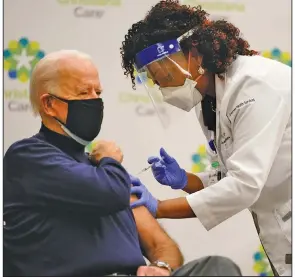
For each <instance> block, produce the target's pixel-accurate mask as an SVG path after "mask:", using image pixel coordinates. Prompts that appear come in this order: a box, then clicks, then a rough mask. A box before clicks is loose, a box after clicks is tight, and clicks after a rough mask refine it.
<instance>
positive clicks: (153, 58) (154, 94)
mask: <svg viewBox="0 0 295 278" xmlns="http://www.w3.org/2000/svg"><path fill="white" fill-rule="evenodd" d="M179 41H180V39H178V40H169V41H166V42H162V43H157V44H154V45H152V46H150V47H148V48H146V49H144V50H142V51H141V52H139V53H138V54H137V55H136V59H135V68H136V71H137V74H138V78H140V80H141V83H142V84H144V86H145V88H146V90H147V92H148V94H149V97H150V99H151V101H152V103H153V105H154V108H155V110H156V112H157V115H158V117H159V118H160V120H161V123H162V125H163V126H164V127H165V128H166V127H168V125H169V124H170V123H172V122H174V121H175V120H178V119H180V118H181V117H182V115H183V114H184V111H186V112H189V111H190V110H191V109H192V108H193V107H194V106H196V105H197V104H198V103H199V102H200V101H201V100H202V95H201V94H200V92H199V91H198V90H197V89H196V88H195V87H196V85H197V80H198V79H199V78H200V77H201V76H202V75H203V74H204V72H200V70H199V75H198V77H197V79H193V77H192V74H191V72H190V71H191V53H189V55H188V57H186V56H185V55H184V53H183V51H182V50H181V47H180V45H179ZM202 70H203V69H202ZM163 109H165V110H166V117H163V113H160V111H161V110H163Z"/></svg>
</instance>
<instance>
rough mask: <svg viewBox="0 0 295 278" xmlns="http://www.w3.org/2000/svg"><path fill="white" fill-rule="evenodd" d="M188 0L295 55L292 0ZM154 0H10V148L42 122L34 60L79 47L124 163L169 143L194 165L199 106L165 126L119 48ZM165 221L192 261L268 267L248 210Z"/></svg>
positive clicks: (273, 53)
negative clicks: (208, 226)
mask: <svg viewBox="0 0 295 278" xmlns="http://www.w3.org/2000/svg"><path fill="white" fill-rule="evenodd" d="M182 2H183V3H185V4H190V5H197V4H201V5H203V8H204V9H206V10H207V11H208V12H209V13H210V14H211V15H212V17H214V18H220V17H223V18H226V19H228V20H230V21H231V22H232V23H234V24H236V25H237V26H238V27H239V28H240V29H241V30H242V33H243V35H244V37H245V38H246V39H247V40H248V41H249V42H250V44H251V46H252V48H254V49H256V50H259V51H262V53H263V55H265V56H268V57H271V58H274V59H279V60H281V61H282V62H284V63H287V64H288V63H290V60H291V57H290V54H289V52H291V1H278V0H277V1H275V0H260V1H253V0H236V1H234V0H228V1H205V0H203V1H195V0H183V1H182ZM155 3H157V0H140V1H139V0H80V1H79V0H72V1H71V0H4V48H5V50H4V58H5V61H4V69H5V73H4V152H5V151H6V150H7V148H8V147H9V146H10V145H11V144H12V143H13V142H15V141H16V140H19V139H21V138H24V137H28V136H31V135H32V134H34V133H36V132H37V131H38V129H39V127H40V120H39V119H38V118H33V116H32V114H31V111H30V108H29V105H28V78H29V72H30V70H31V63H32V61H33V62H34V61H36V59H38V57H39V58H40V57H42V55H43V53H49V52H52V51H56V50H60V49H77V50H80V51H84V52H86V53H88V54H90V55H91V56H92V57H93V59H94V62H95V63H96V65H97V67H98V69H99V72H100V77H101V81H102V84H103V86H104V93H103V98H104V101H105V107H106V109H105V118H104V123H103V129H102V132H101V134H100V135H99V138H104V139H110V140H115V141H116V142H117V143H118V144H119V145H120V146H121V147H122V149H123V151H124V157H125V160H124V165H125V167H126V168H127V169H128V170H129V171H130V172H131V173H133V174H136V173H138V172H139V170H141V168H143V167H145V166H146V164H147V163H146V159H147V157H148V156H150V155H155V154H157V153H158V150H159V148H160V147H161V146H164V147H165V148H166V149H167V150H168V152H170V153H171V154H172V155H173V156H175V157H176V158H177V160H178V161H179V163H180V164H181V165H182V166H183V167H185V168H186V169H187V170H191V168H192V159H191V156H192V155H193V154H194V153H195V152H196V150H197V148H198V147H199V146H200V145H201V144H204V143H205V139H204V136H203V135H202V133H201V130H200V128H199V125H198V123H197V121H196V118H195V115H194V113H193V112H192V113H190V114H187V115H185V117H186V118H187V119H186V124H185V125H171V126H169V128H168V130H163V129H162V127H161V125H160V122H159V120H158V118H157V116H156V115H155V112H154V110H153V107H152V105H151V103H150V102H149V99H148V97H147V95H146V93H145V91H144V88H143V87H142V86H141V85H138V89H137V90H136V91H133V90H132V88H131V82H130V81H129V80H128V79H126V78H125V76H124V75H123V71H122V69H121V60H120V52H119V48H120V46H121V43H122V40H123V38H124V35H125V34H126V32H127V30H128V28H130V26H131V25H132V23H134V22H135V21H137V20H139V19H142V17H143V16H144V15H145V13H146V12H147V10H148V9H149V8H150V7H151V5H152V4H155ZM27 50H28V52H27ZM34 57H35V58H34ZM36 57H37V58H36ZM164 112H165V111H164ZM141 179H142V180H143V181H144V182H145V184H146V185H147V186H148V187H149V188H150V190H151V192H152V193H153V194H154V195H156V196H157V197H158V198H159V199H165V198H171V197H175V196H176V197H178V196H180V195H181V193H179V192H174V191H172V190H169V189H167V188H163V187H161V186H160V185H158V184H157V183H156V182H155V180H154V179H153V177H152V175H151V173H150V172H146V173H144V174H142V175H141ZM161 223H162V225H163V226H164V227H165V229H167V231H168V232H169V234H170V235H171V236H172V237H173V238H174V239H175V240H176V241H177V242H178V244H179V245H180V248H181V250H182V251H183V253H184V255H185V259H186V261H189V260H192V259H195V258H198V257H201V256H204V255H212V254H220V255H225V256H228V257H230V258H232V259H233V260H234V261H235V262H236V263H237V264H238V265H239V266H240V267H241V269H242V272H243V274H244V275H258V274H259V272H263V267H262V266H261V264H259V263H258V264H256V266H255V267H254V268H253V266H254V260H253V254H254V253H255V252H257V251H258V249H259V246H260V242H259V239H258V237H257V235H256V231H255V228H254V225H253V222H252V218H251V216H250V214H249V212H248V211H243V212H241V213H240V214H239V215H236V216H235V217H232V218H231V219H229V220H228V221H226V222H224V223H223V224H221V225H220V226H218V227H216V228H214V229H213V230H212V231H210V232H207V231H205V229H204V228H203V227H202V226H201V224H200V223H199V221H198V220H196V219H191V220H164V221H161Z"/></svg>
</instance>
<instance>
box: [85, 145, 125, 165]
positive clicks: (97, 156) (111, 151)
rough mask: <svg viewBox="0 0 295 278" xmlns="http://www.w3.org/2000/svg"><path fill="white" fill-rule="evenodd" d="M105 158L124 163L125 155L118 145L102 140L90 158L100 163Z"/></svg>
mask: <svg viewBox="0 0 295 278" xmlns="http://www.w3.org/2000/svg"><path fill="white" fill-rule="evenodd" d="M104 157H110V158H113V159H115V160H117V161H118V162H120V163H122V161H123V153H122V151H121V149H120V148H119V147H118V146H117V145H116V143H115V142H111V141H103V140H102V141H98V142H96V143H95V145H94V148H93V150H92V152H91V154H90V158H91V160H93V161H94V162H99V161H100V160H101V159H102V158H104Z"/></svg>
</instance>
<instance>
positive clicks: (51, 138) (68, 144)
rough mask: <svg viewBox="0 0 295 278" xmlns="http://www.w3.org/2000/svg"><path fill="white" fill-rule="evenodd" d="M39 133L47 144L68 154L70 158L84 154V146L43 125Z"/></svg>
mask: <svg viewBox="0 0 295 278" xmlns="http://www.w3.org/2000/svg"><path fill="white" fill-rule="evenodd" d="M39 133H40V134H42V135H43V136H44V138H45V140H46V141H47V142H49V143H51V144H52V145H54V146H56V147H58V148H59V149H61V150H62V151H64V152H66V153H68V154H70V155H71V156H72V155H74V154H75V153H84V152H85V146H83V145H81V144H79V143H77V142H76V141H75V140H73V139H72V138H71V137H68V136H66V135H63V134H60V133H57V132H54V131H52V130H50V129H49V128H47V127H46V126H45V125H44V124H43V123H42V126H41V129H40V131H39Z"/></svg>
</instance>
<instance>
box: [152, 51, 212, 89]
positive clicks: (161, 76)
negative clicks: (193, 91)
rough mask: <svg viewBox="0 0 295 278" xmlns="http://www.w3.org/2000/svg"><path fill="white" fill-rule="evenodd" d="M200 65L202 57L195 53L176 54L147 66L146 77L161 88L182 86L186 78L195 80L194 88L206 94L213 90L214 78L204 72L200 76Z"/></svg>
mask: <svg viewBox="0 0 295 278" xmlns="http://www.w3.org/2000/svg"><path fill="white" fill-rule="evenodd" d="M201 63H202V57H201V56H200V55H197V54H196V51H191V52H189V53H187V54H183V53H182V52H177V53H175V54H173V55H170V56H169V57H165V58H164V59H162V60H159V61H156V62H154V63H151V64H149V65H148V66H147V69H148V77H149V78H151V79H152V80H153V81H154V83H155V84H157V85H159V86H160V87H161V88H165V87H178V86H182V85H183V84H184V83H185V80H186V78H189V79H192V80H196V81H197V85H196V88H197V89H198V90H199V91H200V93H201V94H206V93H207V92H208V90H209V91H212V89H213V88H214V76H213V75H212V74H210V73H208V72H206V71H205V72H204V74H200V72H199V69H200V65H201ZM212 86H213V87H212Z"/></svg>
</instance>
